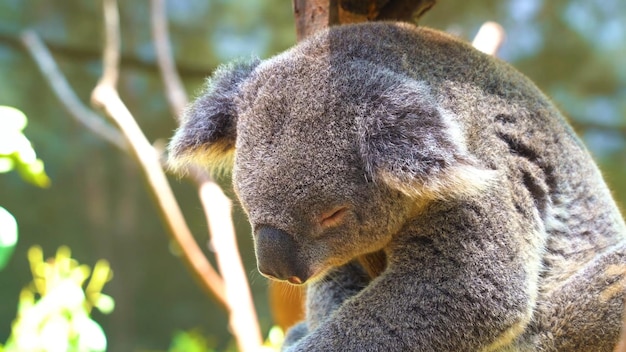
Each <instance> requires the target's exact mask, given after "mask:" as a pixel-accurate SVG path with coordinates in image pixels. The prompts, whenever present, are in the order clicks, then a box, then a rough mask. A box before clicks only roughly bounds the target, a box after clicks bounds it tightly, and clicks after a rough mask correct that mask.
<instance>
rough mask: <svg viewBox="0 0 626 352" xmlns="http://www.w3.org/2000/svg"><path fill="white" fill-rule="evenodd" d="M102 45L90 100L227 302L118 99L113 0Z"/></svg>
mask: <svg viewBox="0 0 626 352" xmlns="http://www.w3.org/2000/svg"><path fill="white" fill-rule="evenodd" d="M103 5H104V15H105V24H106V28H105V33H106V36H105V48H104V53H103V54H104V55H103V61H104V62H103V64H104V69H103V74H102V78H101V79H100V81H99V82H98V84H97V85H96V87H95V88H94V90H93V92H92V96H91V99H92V103H93V104H94V105H96V106H98V107H100V108H101V109H102V110H104V112H105V113H106V115H107V116H108V117H109V118H111V120H113V122H115V124H116V125H117V126H118V127H119V129H120V131H121V132H122V134H123V135H124V137H125V138H126V140H127V142H128V144H129V147H130V154H131V156H133V157H134V158H135V159H136V161H137V163H138V164H139V166H140V167H141V170H142V171H143V175H144V177H145V179H146V181H147V184H148V186H149V189H150V190H151V191H152V195H153V196H154V198H155V200H156V204H157V208H158V210H159V212H160V215H161V217H162V218H163V220H164V221H165V224H166V227H167V228H168V230H169V233H170V235H171V236H172V239H173V240H174V241H175V242H176V243H177V244H178V245H179V246H180V248H181V249H182V253H183V258H184V260H185V262H186V263H187V265H188V267H189V268H190V269H191V272H192V273H193V274H194V275H195V276H196V278H197V279H199V282H200V283H201V284H202V286H203V287H204V288H205V289H206V290H207V291H208V292H210V293H211V294H213V295H214V296H215V298H216V299H217V301H218V302H219V303H221V304H222V305H225V306H227V303H226V302H227V300H226V294H225V288H224V284H223V282H222V279H221V278H220V277H219V275H218V274H217V273H216V272H215V270H214V269H213V267H212V266H211V264H210V263H209V262H208V260H207V258H206V257H205V255H204V253H203V252H202V250H200V248H199V247H198V244H197V243H196V241H195V239H194V238H193V236H192V234H191V231H190V230H189V227H188V226H187V223H186V222H185V219H184V217H183V215H182V212H181V210H180V207H179V206H178V203H177V201H176V198H175V197H174V194H173V192H172V190H171V188H170V185H169V183H168V181H167V178H166V176H165V173H164V171H163V168H162V167H161V162H160V155H159V153H157V152H156V150H155V149H154V147H152V145H150V143H149V142H148V139H147V138H146V137H145V135H144V134H143V132H142V131H141V129H140V128H139V126H138V125H137V122H136V120H135V119H134V117H133V116H132V114H131V113H130V111H129V110H128V108H127V107H126V105H124V103H123V102H122V100H121V99H120V97H119V95H118V93H117V90H116V87H115V85H116V83H117V78H118V76H119V74H118V72H119V71H118V67H119V57H120V56H119V47H120V43H119V38H120V35H119V23H118V9H117V2H116V1H115V0H104V1H103Z"/></svg>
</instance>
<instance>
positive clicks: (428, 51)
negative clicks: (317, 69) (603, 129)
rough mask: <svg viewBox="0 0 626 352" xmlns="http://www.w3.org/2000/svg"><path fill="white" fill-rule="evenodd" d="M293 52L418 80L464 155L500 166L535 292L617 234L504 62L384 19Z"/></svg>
mask: <svg viewBox="0 0 626 352" xmlns="http://www.w3.org/2000/svg"><path fill="white" fill-rule="evenodd" d="M326 36H327V37H326ZM296 50H297V51H296V52H295V55H296V56H299V55H302V56H311V57H323V59H324V60H327V61H328V67H330V68H331V69H332V68H337V67H341V64H340V63H341V62H346V61H355V60H363V61H364V62H368V63H373V64H375V65H378V66H380V67H384V68H386V69H390V70H392V71H394V72H396V73H399V74H403V75H407V76H409V77H411V78H413V79H416V80H418V81H421V80H423V81H426V82H427V84H428V86H429V88H430V90H431V93H432V95H433V96H435V97H436V98H437V100H438V101H437V102H438V104H440V106H442V107H443V108H444V109H448V110H450V111H451V112H452V114H451V116H455V120H456V121H454V123H457V124H458V125H459V127H460V128H459V129H460V131H462V132H459V136H458V138H460V139H463V142H464V143H465V145H467V148H468V150H469V152H470V153H471V154H473V155H474V156H475V157H476V158H478V159H479V160H481V161H482V162H483V163H484V164H485V165H486V166H488V167H489V168H491V169H495V170H499V171H502V172H505V173H506V175H507V179H508V181H509V183H508V184H507V185H506V186H507V187H509V188H510V189H511V193H512V196H513V197H514V202H515V208H516V212H517V213H518V215H520V216H522V217H524V218H527V219H528V223H529V225H530V224H537V226H538V227H539V228H537V230H539V231H541V232H544V233H545V235H546V238H545V249H546V251H545V255H544V258H543V268H542V282H541V283H540V285H541V291H542V292H550V291H551V290H553V289H555V288H556V287H558V286H559V285H560V283H562V282H564V281H565V280H566V279H567V278H568V277H570V276H571V275H573V274H574V273H576V272H577V271H578V270H580V269H581V268H582V267H583V266H584V265H586V264H587V263H589V262H590V261H591V260H593V259H594V257H596V256H597V255H598V253H602V252H604V251H608V250H610V248H611V247H612V246H615V245H617V244H619V243H621V242H623V241H624V237H625V234H626V227H625V226H624V222H623V220H622V217H621V215H620V213H619V210H618V208H617V206H616V204H615V202H614V201H613V199H612V197H611V194H610V192H609V190H608V188H607V186H606V184H605V183H604V180H603V179H602V176H601V174H600V172H599V171H598V169H597V167H596V165H595V163H594V162H593V161H592V159H591V157H590V155H589V153H588V152H587V150H586V149H585V147H584V146H583V145H582V143H581V142H580V140H579V139H578V137H576V135H575V134H574V132H573V131H572V129H571V127H570V126H569V125H568V124H567V122H566V121H565V119H564V118H563V116H562V115H561V114H560V112H559V111H558V110H557V109H556V108H555V107H554V105H553V104H552V103H551V102H550V101H549V99H548V98H547V97H545V95H544V94H542V93H541V92H540V91H539V89H538V88H537V87H536V86H535V85H534V84H533V83H532V82H531V81H530V80H528V79H527V78H526V77H525V76H523V75H522V74H520V73H519V72H517V71H516V70H514V69H513V68H511V67H510V66H509V65H508V64H506V63H504V62H502V61H500V60H498V59H495V58H493V57H490V56H488V55H485V54H483V53H480V52H478V51H477V50H474V49H473V48H471V46H469V45H468V44H466V43H464V42H462V41H460V40H458V39H456V38H454V37H451V36H448V35H445V34H443V33H441V32H438V31H434V30H431V29H428V28H415V27H413V26H408V25H402V24H391V23H389V24H385V23H383V24H368V25H363V26H351V27H350V28H337V29H335V30H333V31H330V32H329V33H328V34H326V35H325V36H322V37H319V38H316V39H314V40H312V41H310V42H308V43H307V44H305V45H304V46H301V47H298V48H297V49H296ZM293 54H294V53H292V54H290V55H293ZM333 75H336V76H341V75H342V72H341V70H340V69H338V71H337V72H334V73H333ZM503 211H508V209H503Z"/></svg>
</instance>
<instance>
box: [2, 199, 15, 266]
mask: <svg viewBox="0 0 626 352" xmlns="http://www.w3.org/2000/svg"><path fill="white" fill-rule="evenodd" d="M16 243H17V222H16V221H15V218H14V217H13V215H11V213H9V212H8V211H7V210H6V209H4V208H3V207H0V270H2V268H4V267H5V266H6V264H7V263H8V261H9V258H11V254H12V253H13V249H14V248H15V244H16Z"/></svg>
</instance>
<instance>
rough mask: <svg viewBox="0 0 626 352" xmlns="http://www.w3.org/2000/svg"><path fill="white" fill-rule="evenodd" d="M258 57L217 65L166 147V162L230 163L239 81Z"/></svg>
mask: <svg viewBox="0 0 626 352" xmlns="http://www.w3.org/2000/svg"><path fill="white" fill-rule="evenodd" d="M259 63H260V60H259V59H253V60H247V61H234V62H231V63H229V64H227V65H222V66H220V67H219V68H218V69H217V70H216V71H215V73H214V74H213V76H212V77H211V78H209V79H208V80H207V82H206V85H205V88H204V90H203V92H202V93H201V94H200V96H199V97H198V98H197V99H196V100H195V101H194V102H193V103H192V104H191V105H190V106H189V107H188V108H187V109H186V111H185V112H184V114H183V118H182V123H181V125H180V127H179V128H178V130H176V134H175V135H174V137H173V138H172V140H171V141H170V144H169V146H168V151H169V160H168V164H169V166H170V167H171V168H173V169H178V170H180V169H182V168H184V167H185V166H186V165H187V164H190V163H194V164H201V165H204V166H208V165H211V166H225V165H227V164H229V163H230V162H232V152H233V150H234V148H235V138H236V136H237V131H236V127H237V107H236V103H235V101H236V98H237V96H238V95H239V93H240V88H241V84H242V83H243V82H244V81H245V80H246V79H247V78H248V77H250V75H251V74H252V71H254V69H255V68H256V67H257V66H258V65H259Z"/></svg>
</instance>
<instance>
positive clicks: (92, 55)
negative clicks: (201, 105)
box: [0, 31, 213, 78]
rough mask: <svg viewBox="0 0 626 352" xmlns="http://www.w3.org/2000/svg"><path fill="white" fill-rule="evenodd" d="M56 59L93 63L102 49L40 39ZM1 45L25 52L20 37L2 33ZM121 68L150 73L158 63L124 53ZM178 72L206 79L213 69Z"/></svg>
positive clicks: (185, 67) (189, 68)
mask: <svg viewBox="0 0 626 352" xmlns="http://www.w3.org/2000/svg"><path fill="white" fill-rule="evenodd" d="M39 39H40V40H41V41H42V42H43V43H44V44H45V46H46V47H47V48H48V50H49V51H50V52H52V54H53V55H54V56H55V57H59V58H61V57H62V58H65V59H68V60H70V61H72V62H81V63H85V62H89V63H91V62H93V61H95V60H101V59H102V52H101V49H100V48H98V50H95V49H93V48H91V47H89V46H86V45H73V44H67V43H63V42H58V41H55V40H51V39H47V38H45V36H44V37H40V38H39ZM0 45H2V46H7V47H10V48H12V49H13V50H24V46H23V43H22V39H21V38H20V36H19V35H12V34H8V33H3V32H2V31H0ZM120 65H121V67H125V68H129V69H134V70H143V71H146V72H149V73H156V72H157V71H158V67H157V63H156V62H155V61H152V60H150V59H147V58H144V57H139V56H136V55H132V54H129V53H124V52H122V56H121V63H120ZM177 67H178V72H179V73H180V75H181V76H182V77H184V78H204V77H206V76H208V75H210V74H211V72H212V71H213V69H212V68H208V67H202V66H190V65H185V64H180V62H179V63H178V66H177Z"/></svg>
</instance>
